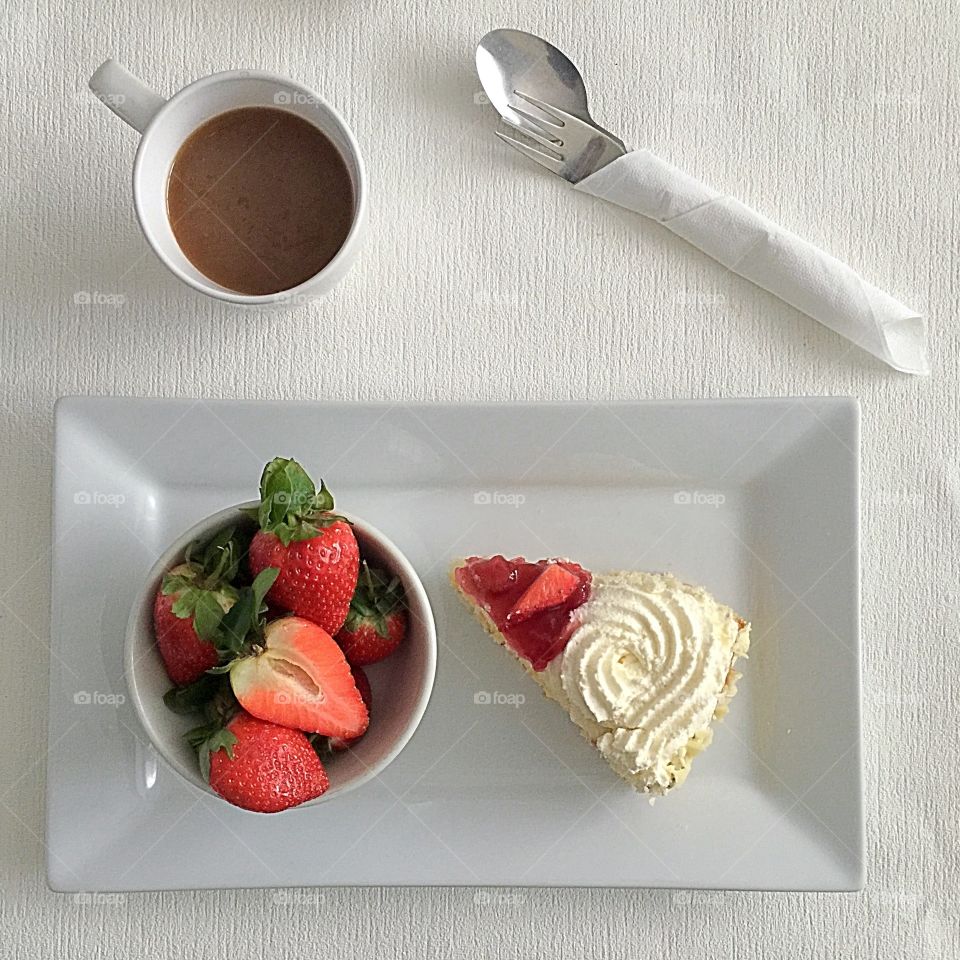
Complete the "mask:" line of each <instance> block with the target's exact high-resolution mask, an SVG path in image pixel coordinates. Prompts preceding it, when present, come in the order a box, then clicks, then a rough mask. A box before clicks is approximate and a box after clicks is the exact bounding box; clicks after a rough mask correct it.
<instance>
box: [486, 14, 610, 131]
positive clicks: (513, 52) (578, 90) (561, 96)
mask: <svg viewBox="0 0 960 960" xmlns="http://www.w3.org/2000/svg"><path fill="white" fill-rule="evenodd" d="M477 73H478V74H479V75H480V83H481V84H483V90H484V92H485V93H486V95H487V96H488V97H489V98H490V102H491V103H492V104H493V106H494V107H495V108H496V110H497V112H498V113H499V114H500V116H502V117H504V118H505V119H507V120H510V121H511V122H513V123H514V124H515V125H517V126H518V127H520V128H522V129H523V130H527V131H531V130H532V131H533V132H540V130H538V128H537V127H535V126H534V125H532V124H531V123H530V122H529V120H528V119H527V117H526V116H524V114H523V113H519V112H518V111H517V107H518V97H517V91H518V90H519V91H520V92H522V93H525V94H528V95H531V96H534V97H536V98H537V99H539V100H542V101H544V103H549V104H550V105H551V106H553V107H557V108H559V109H560V110H563V111H565V112H566V113H569V114H571V115H572V116H574V117H578V118H579V119H581V120H583V121H585V122H586V123H589V124H591V125H592V126H594V127H596V129H597V130H599V131H600V132H601V133H604V134H606V135H607V136H609V137H612V138H613V139H618V138H616V137H614V136H613V134H612V133H610V131H609V130H604V129H603V127H601V126H599V125H598V124H597V123H596V122H595V121H594V120H593V118H592V117H591V116H590V111H589V110H588V109H587V88H586V87H585V86H584V83H583V77H581V76H580V71H579V70H577V68H576V67H575V66H574V64H573V62H572V61H571V60H570V58H569V57H567V55H566V54H565V53H563V51H561V50H558V49H557V48H556V47H555V46H554V45H553V44H552V43H548V42H547V41H546V40H543V39H542V38H540V37H536V36H534V35H533V34H532V33H525V32H524V31H523V30H491V31H490V33H488V34H487V35H486V36H485V37H484V38H483V39H482V40H481V41H480V44H479V45H478V46H477ZM519 105H520V107H521V109H522V110H523V111H525V112H528V113H532V114H533V115H534V116H535V117H537V118H538V119H539V117H540V114H538V112H537V111H536V108H533V109H532V110H531V108H530V106H529V101H527V102H526V103H524V102H522V101H520V104H519ZM544 116H545V118H546V119H548V120H549V119H550V117H549V116H548V115H544Z"/></svg>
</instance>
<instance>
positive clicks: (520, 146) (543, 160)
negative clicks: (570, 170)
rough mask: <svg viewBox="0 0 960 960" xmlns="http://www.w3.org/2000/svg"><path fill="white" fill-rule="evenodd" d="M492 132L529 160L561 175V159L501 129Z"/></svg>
mask: <svg viewBox="0 0 960 960" xmlns="http://www.w3.org/2000/svg"><path fill="white" fill-rule="evenodd" d="M494 132H495V133H496V135H497V136H498V137H499V138H500V139H501V140H502V141H503V142H504V143H509V144H510V146H511V147H513V148H514V149H515V150H519V151H520V152H521V153H522V154H524V156H527V157H529V158H530V159H531V160H536V162H537V163H539V164H541V165H543V166H544V167H546V168H547V169H548V170H551V171H552V172H553V173H556V174H560V175H561V176H562V175H563V161H562V160H558V159H557V158H556V157H551V156H550V155H549V154H546V153H544V152H543V151H542V150H537V149H536V147H531V146H530V145H529V144H527V143H523V142H522V141H520V140H517V139H515V138H514V137H510V136H508V135H507V134H505V133H504V132H503V131H502V130H496V131H494Z"/></svg>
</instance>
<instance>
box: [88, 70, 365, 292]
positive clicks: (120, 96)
mask: <svg viewBox="0 0 960 960" xmlns="http://www.w3.org/2000/svg"><path fill="white" fill-rule="evenodd" d="M90 89H91V90H93V92H94V93H95V94H96V95H97V97H98V98H99V99H100V100H102V101H103V103H105V104H106V105H107V106H108V107H109V108H110V109H111V110H113V112H114V113H115V114H116V115H117V116H118V117H120V118H121V119H122V120H125V121H126V122H127V123H129V124H130V126H131V127H133V128H134V129H135V130H137V131H139V132H140V134H141V139H140V146H139V147H138V149H137V156H136V160H135V161H134V165H133V202H134V206H135V207H136V211H137V219H138V220H139V221H140V226H141V228H142V229H143V233H144V236H145V237H146V238H147V242H148V243H149V244H150V246H151V247H153V250H154V252H155V253H156V254H157V256H158V257H159V258H160V259H161V260H162V261H163V262H164V263H165V264H166V265H167V267H169V269H170V270H171V271H172V272H173V273H174V274H175V275H176V276H177V277H179V278H180V279H181V280H182V281H183V282H184V283H186V284H189V286H191V287H193V288H194V289H195V290H199V291H200V292H201V293H205V294H207V295H209V296H211V297H216V298H217V299H218V300H225V301H227V302H228V303H237V304H246V305H268V304H296V303H300V302H303V301H305V300H312V299H314V298H316V297H322V296H324V295H325V294H326V293H328V292H329V291H330V290H331V288H332V287H333V286H334V284H336V283H337V282H338V281H339V280H340V279H341V278H342V277H343V276H344V275H345V274H346V272H347V271H348V270H349V269H350V265H351V264H352V263H353V261H354V259H355V258H356V255H357V251H358V249H359V247H360V242H361V240H362V236H363V233H364V231H365V228H366V222H367V180H366V174H365V172H364V168H363V159H362V157H361V156H360V148H359V147H358V146H357V142H356V140H355V139H354V136H353V133H352V132H351V131H350V128H349V127H348V126H347V125H346V123H345V122H344V121H343V118H342V117H341V116H340V114H338V113H337V111H336V110H334V109H333V107H331V106H330V105H329V104H328V103H327V102H326V101H325V100H323V98H322V97H319V96H318V95H317V94H315V93H314V92H313V91H311V90H309V89H308V88H306V87H304V86H301V85H300V84H298V83H295V82H294V81H292V80H287V79H285V78H284V77H278V76H274V75H273V74H270V73H261V72H260V71H256V70H231V71H228V72H225V73H214V74H211V75H210V76H209V77H204V78H203V79H201V80H197V81H195V82H194V83H191V84H190V85H189V86H186V87H184V88H183V89H182V90H181V91H180V92H179V93H177V94H175V95H174V96H172V97H171V98H170V99H169V100H165V99H164V98H163V97H161V96H160V95H159V94H158V93H154V91H153V90H151V89H150V88H149V87H147V86H145V85H144V84H143V83H142V82H141V81H140V80H138V79H137V78H136V77H135V76H133V74H131V73H130V72H129V71H128V70H125V69H124V68H123V67H122V66H120V64H119V63H117V62H116V61H115V60H107V61H106V63H104V64H103V65H102V66H100V67H99V69H98V70H97V71H96V73H94V75H93V76H92V77H91V78H90ZM238 107H279V108H281V109H283V110H289V111H290V112H291V113H295V114H297V115H298V116H300V117H303V118H304V119H305V120H307V121H309V122H310V123H312V124H313V125H314V126H315V127H318V128H319V129H320V130H321V131H323V133H325V134H326V135H327V136H328V137H329V138H330V139H331V140H332V141H333V143H334V144H335V145H336V147H337V149H338V150H339V151H340V154H341V155H342V157H343V159H344V162H345V163H346V165H347V169H348V170H349V172H350V179H351V181H352V184H353V193H354V215H353V223H352V225H351V227H350V231H349V233H348V234H347V238H346V240H344V242H343V246H341V248H340V249H339V251H338V252H337V254H336V256H335V257H334V258H333V259H332V260H331V261H330V262H329V263H328V264H327V265H326V266H325V267H324V268H323V269H322V270H321V271H320V272H319V273H316V274H314V275H313V276H312V277H310V278H309V279H308V280H305V281H304V282H303V283H301V284H298V285H297V286H295V287H292V288H290V289H289V290H281V291H279V292H277V293H270V294H265V295H262V296H248V295H246V294H242V293H237V292H236V291H234V290H230V289H228V288H227V287H223V286H221V285H220V284H218V283H216V282H215V281H213V280H211V279H210V278H209V277H207V276H204V274H202V273H201V272H200V271H199V270H198V269H197V268H196V267H195V266H194V265H193V264H192V263H191V262H190V261H189V260H188V259H187V257H186V256H185V254H184V253H183V251H182V250H181V249H180V245H179V244H178V243H177V240H176V237H175V236H174V234H173V229H172V227H171V225H170V217H169V214H168V211H167V180H168V178H169V176H170V169H171V167H172V166H173V161H174V158H175V157H176V155H177V151H178V150H179V149H180V146H181V145H182V144H183V142H184V141H185V140H186V139H187V137H189V136H190V134H191V133H193V131H194V130H196V129H197V127H199V126H200V125H201V124H203V123H205V122H206V121H207V120H210V119H211V118H213V117H215V116H217V115H219V114H221V113H224V112H226V111H227V110H234V109H236V108H238Z"/></svg>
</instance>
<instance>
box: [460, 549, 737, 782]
mask: <svg viewBox="0 0 960 960" xmlns="http://www.w3.org/2000/svg"><path fill="white" fill-rule="evenodd" d="M451 577H452V580H453V584H454V586H455V587H456V589H457V591H458V592H459V593H460V596H461V597H462V598H463V600H464V601H465V603H466V604H467V605H468V606H469V607H470V608H471V609H472V610H473V612H474V613H475V614H476V615H477V617H478V618H479V620H480V622H481V623H482V624H483V626H484V627H485V628H486V629H487V631H488V632H489V633H490V634H492V635H493V637H494V639H495V640H497V642H498V643H500V644H502V645H503V646H505V647H506V648H507V649H508V650H510V652H511V653H513V655H514V656H515V657H516V658H517V659H518V660H519V661H520V662H521V663H522V664H523V665H524V667H526V669H527V672H528V673H529V674H530V675H531V676H532V677H533V679H534V680H535V681H536V682H537V683H538V684H539V685H540V687H541V689H542V690H543V692H544V693H545V694H546V695H547V696H548V697H550V698H551V699H553V700H556V701H557V702H558V703H559V704H561V706H563V707H564V708H565V709H566V710H567V712H568V713H569V715H570V719H571V720H573V722H574V723H575V724H576V725H577V727H578V728H579V729H580V731H581V733H582V734H583V735H584V736H585V737H586V738H587V739H588V740H589V741H590V742H591V743H592V744H593V745H594V746H595V747H596V748H597V749H598V750H599V751H600V753H601V755H602V756H603V757H604V759H605V760H606V761H607V763H609V764H610V766H611V767H612V768H613V770H614V771H615V772H616V773H617V774H618V775H619V776H621V777H622V778H623V779H624V780H626V781H627V782H628V783H630V784H631V785H632V786H633V787H634V788H635V789H637V790H639V791H640V792H642V793H649V794H652V795H657V796H662V795H663V794H665V793H667V792H668V791H669V790H670V789H672V788H673V787H675V786H677V785H678V784H680V783H682V782H683V781H684V780H685V779H686V777H687V774H688V773H689V770H690V765H691V763H692V761H693V758H694V757H695V756H696V755H697V754H698V753H700V752H701V751H702V750H704V749H705V748H706V747H707V746H708V745H709V743H710V741H711V739H712V737H713V732H712V728H711V724H712V722H713V721H714V720H715V719H719V718H721V717H723V716H724V714H725V713H726V712H727V708H728V705H729V703H730V700H731V699H732V698H733V696H734V695H735V694H736V692H737V687H736V682H737V680H738V679H739V677H740V674H739V673H738V672H737V671H736V670H735V669H734V665H735V663H736V661H737V659H738V658H739V657H743V656H746V654H747V650H748V648H749V646H750V625H749V624H748V623H747V622H746V621H745V620H743V619H741V618H740V617H738V616H737V615H736V614H735V613H734V612H733V610H731V609H730V608H729V607H727V606H725V605H723V604H721V603H719V602H718V601H717V600H716V599H714V597H713V596H711V595H710V594H709V593H708V592H707V591H706V590H704V589H703V588H702V587H696V586H692V585H691V584H687V583H684V582H682V581H681V580H678V579H677V578H676V577H674V576H672V575H671V574H668V573H641V572H639V571H619V572H613V573H604V574H591V573H590V572H589V571H588V570H585V569H584V568H583V567H582V566H580V565H579V564H576V563H573V562H572V561H570V560H564V559H549V560H538V561H536V562H533V561H528V560H525V559H524V558H522V557H514V558H513V559H507V558H506V557H503V556H499V555H498V556H493V557H469V558H467V559H465V560H460V561H458V562H457V563H455V564H454V567H453V570H452V574H451Z"/></svg>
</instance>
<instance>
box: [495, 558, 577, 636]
mask: <svg viewBox="0 0 960 960" xmlns="http://www.w3.org/2000/svg"><path fill="white" fill-rule="evenodd" d="M579 586H580V578H579V577H578V576H577V575H576V574H574V573H571V572H570V571H569V570H567V569H566V568H565V567H563V566H561V565H560V564H559V563H551V564H548V565H547V566H546V567H544V568H543V572H542V573H541V574H540V575H539V576H538V577H537V579H536V580H534V581H533V583H531V584H530V586H529V587H527V589H526V590H525V591H524V592H523V593H522V594H521V596H520V599H519V600H517V603H516V606H515V607H514V608H513V610H511V611H510V613H508V614H507V621H508V622H510V623H522V622H523V621H524V620H528V619H529V618H530V617H532V616H533V615H534V614H536V613H540V612H542V611H543V610H550V609H552V608H553V607H559V606H560V604H562V603H565V602H566V601H567V600H568V599H569V598H570V597H571V596H572V595H573V592H574V591H575V590H576V589H577V588H578V587H579Z"/></svg>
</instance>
